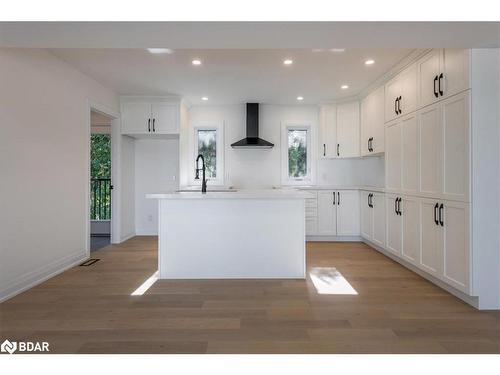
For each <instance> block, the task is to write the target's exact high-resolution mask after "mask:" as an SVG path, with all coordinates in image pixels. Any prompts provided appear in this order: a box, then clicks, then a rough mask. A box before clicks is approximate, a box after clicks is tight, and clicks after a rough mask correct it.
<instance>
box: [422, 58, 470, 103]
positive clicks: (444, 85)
mask: <svg viewBox="0 0 500 375" xmlns="http://www.w3.org/2000/svg"><path fill="white" fill-rule="evenodd" d="M417 69H418V75H419V85H418V99H419V100H418V103H419V107H425V106H427V105H429V104H433V103H435V102H437V101H439V100H441V99H444V98H447V97H450V96H452V95H455V94H457V93H459V92H461V91H464V90H467V89H468V88H470V52H469V50H466V49H434V50H432V51H431V52H429V53H428V54H426V55H425V56H423V57H422V58H421V59H420V60H419V61H418V62H417Z"/></svg>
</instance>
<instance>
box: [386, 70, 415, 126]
mask: <svg viewBox="0 0 500 375" xmlns="http://www.w3.org/2000/svg"><path fill="white" fill-rule="evenodd" d="M416 109H417V66H416V65H415V64H412V65H410V66H409V67H408V68H406V69H404V70H403V71H402V72H401V73H399V74H398V75H397V76H396V77H394V78H393V79H391V80H390V81H389V82H387V83H386V85H385V121H386V122H388V121H391V120H394V119H395V118H397V117H400V116H404V115H407V114H409V113H411V112H414V111H415V110H416Z"/></svg>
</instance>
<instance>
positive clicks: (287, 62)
mask: <svg viewBox="0 0 500 375" xmlns="http://www.w3.org/2000/svg"><path fill="white" fill-rule="evenodd" d="M283 64H285V65H292V64H293V60H290V59H285V60H283Z"/></svg>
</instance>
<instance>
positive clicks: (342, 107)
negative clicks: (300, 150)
mask: <svg viewBox="0 0 500 375" xmlns="http://www.w3.org/2000/svg"><path fill="white" fill-rule="evenodd" d="M320 119H321V124H320V142H319V144H320V147H319V151H320V156H321V157H324V158H352V157H358V156H360V152H359V131H360V129H359V128H360V120H359V102H358V101H353V102H347V103H342V104H338V105H332V104H329V105H323V106H321V109H320Z"/></svg>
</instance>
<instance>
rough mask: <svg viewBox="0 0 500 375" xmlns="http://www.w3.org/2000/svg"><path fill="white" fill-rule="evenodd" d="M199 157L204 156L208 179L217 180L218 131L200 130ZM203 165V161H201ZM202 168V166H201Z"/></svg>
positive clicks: (198, 136)
mask: <svg viewBox="0 0 500 375" xmlns="http://www.w3.org/2000/svg"><path fill="white" fill-rule="evenodd" d="M197 138H198V155H203V159H204V160H205V170H206V172H205V173H206V178H207V179H215V178H217V130H205V129H204V130H201V129H198V135H197ZM200 164H201V161H200ZM199 167H200V168H201V165H200V166H199Z"/></svg>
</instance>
